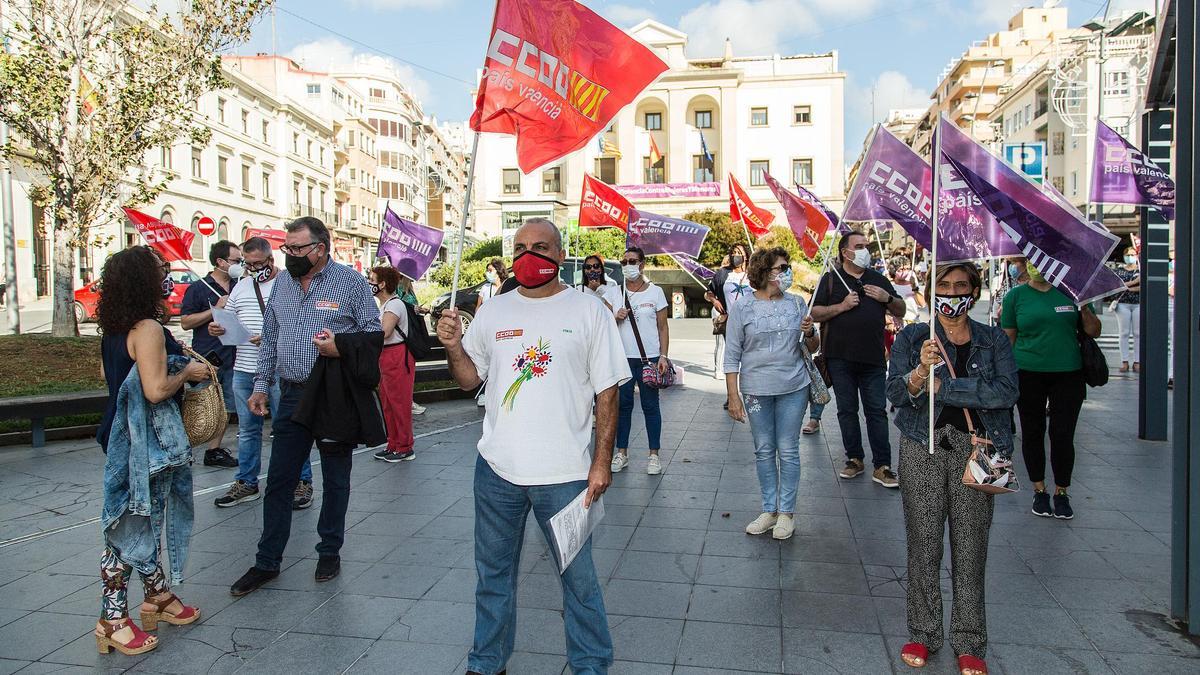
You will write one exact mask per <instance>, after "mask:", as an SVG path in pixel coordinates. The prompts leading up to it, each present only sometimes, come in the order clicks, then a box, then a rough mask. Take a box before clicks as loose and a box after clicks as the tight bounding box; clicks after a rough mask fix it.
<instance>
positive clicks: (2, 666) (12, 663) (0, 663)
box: [0, 659, 671, 675]
mask: <svg viewBox="0 0 1200 675" xmlns="http://www.w3.org/2000/svg"><path fill="white" fill-rule="evenodd" d="M31 663H33V662H32V661H18V660H16V659H0V675H12V673H15V672H17V671H18V670H20V669H22V668H24V667H25V666H28V665H29V664H31ZM670 672H671V669H670V668H669V667H668V668H667V673H668V675H670Z"/></svg>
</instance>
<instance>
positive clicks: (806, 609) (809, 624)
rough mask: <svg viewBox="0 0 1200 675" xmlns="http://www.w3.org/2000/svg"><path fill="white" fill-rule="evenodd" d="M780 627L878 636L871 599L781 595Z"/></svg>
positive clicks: (799, 594) (835, 594)
mask: <svg viewBox="0 0 1200 675" xmlns="http://www.w3.org/2000/svg"><path fill="white" fill-rule="evenodd" d="M783 625H784V626H786V627H789V628H814V629H823V630H836V631H845V632H855V633H878V632H879V619H878V616H877V614H876V607H875V603H874V602H872V599H871V598H868V597H864V596H861V595H840V594H837V593H798V592H793V591H787V592H784V594H783Z"/></svg>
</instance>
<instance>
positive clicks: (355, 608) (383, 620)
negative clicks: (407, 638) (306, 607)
mask: <svg viewBox="0 0 1200 675" xmlns="http://www.w3.org/2000/svg"><path fill="white" fill-rule="evenodd" d="M415 603H416V601H415V600H407V599H403V598H388V597H381V596H370V595H348V594H345V593H340V594H338V595H335V596H333V597H332V598H330V599H329V600H327V601H326V602H324V603H323V604H322V605H321V606H320V607H317V608H316V609H314V610H313V611H312V613H311V614H309V615H308V616H307V617H305V620H304V621H302V622H301V623H300V624H298V625H297V626H296V627H294V628H293V629H292V630H293V632H297V633H315V634H319V635H338V636H341V637H359V638H369V639H372V640H374V639H378V638H379V636H381V635H383V633H384V632H385V631H386V630H387V629H388V628H390V627H391V625H392V624H393V623H395V622H396V621H397V620H398V619H399V618H400V616H401V615H402V614H404V612H405V611H407V610H408V609H409V608H410V607H412V606H413V604H415Z"/></svg>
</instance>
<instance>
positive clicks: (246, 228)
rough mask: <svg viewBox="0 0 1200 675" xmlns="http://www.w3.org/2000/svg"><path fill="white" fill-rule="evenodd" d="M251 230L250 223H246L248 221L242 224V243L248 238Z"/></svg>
mask: <svg viewBox="0 0 1200 675" xmlns="http://www.w3.org/2000/svg"><path fill="white" fill-rule="evenodd" d="M253 228H254V226H253V225H251V224H250V221H248V220H247V221H246V222H244V223H242V241H243V242H245V241H246V240H247V239H249V238H250V230H252V229H253Z"/></svg>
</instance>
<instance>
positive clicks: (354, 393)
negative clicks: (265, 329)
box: [292, 331, 387, 454]
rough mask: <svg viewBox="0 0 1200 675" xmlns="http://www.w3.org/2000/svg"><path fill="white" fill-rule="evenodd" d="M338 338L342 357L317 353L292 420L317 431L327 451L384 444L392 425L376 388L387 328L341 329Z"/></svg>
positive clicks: (314, 436) (318, 437)
mask: <svg viewBox="0 0 1200 675" xmlns="http://www.w3.org/2000/svg"><path fill="white" fill-rule="evenodd" d="M334 343H335V344H336V345H337V349H338V354H340V358H336V359H331V358H327V357H324V356H321V357H318V358H317V362H316V364H314V365H313V369H312V374H310V375H309V377H308V382H307V383H306V384H305V385H304V395H303V396H302V397H301V399H300V404H299V405H297V406H296V411H295V412H294V413H293V414H292V421H293V422H295V423H296V424H299V425H301V426H303V427H305V428H306V429H308V430H309V431H311V432H312V435H313V438H314V439H316V441H317V448H319V449H320V450H321V452H324V453H335V454H339V453H348V452H350V451H351V450H353V449H354V447H355V446H357V445H360V444H362V445H366V446H367V447H373V446H376V445H382V444H383V443H386V442H387V430H386V429H385V427H384V425H383V410H382V408H381V407H380V405H379V396H378V395H377V394H376V391H375V389H376V388H377V387H378V386H379V355H380V353H381V352H382V351H383V333H382V332H381V331H374V332H368V333H341V334H338V335H335V336H334Z"/></svg>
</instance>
